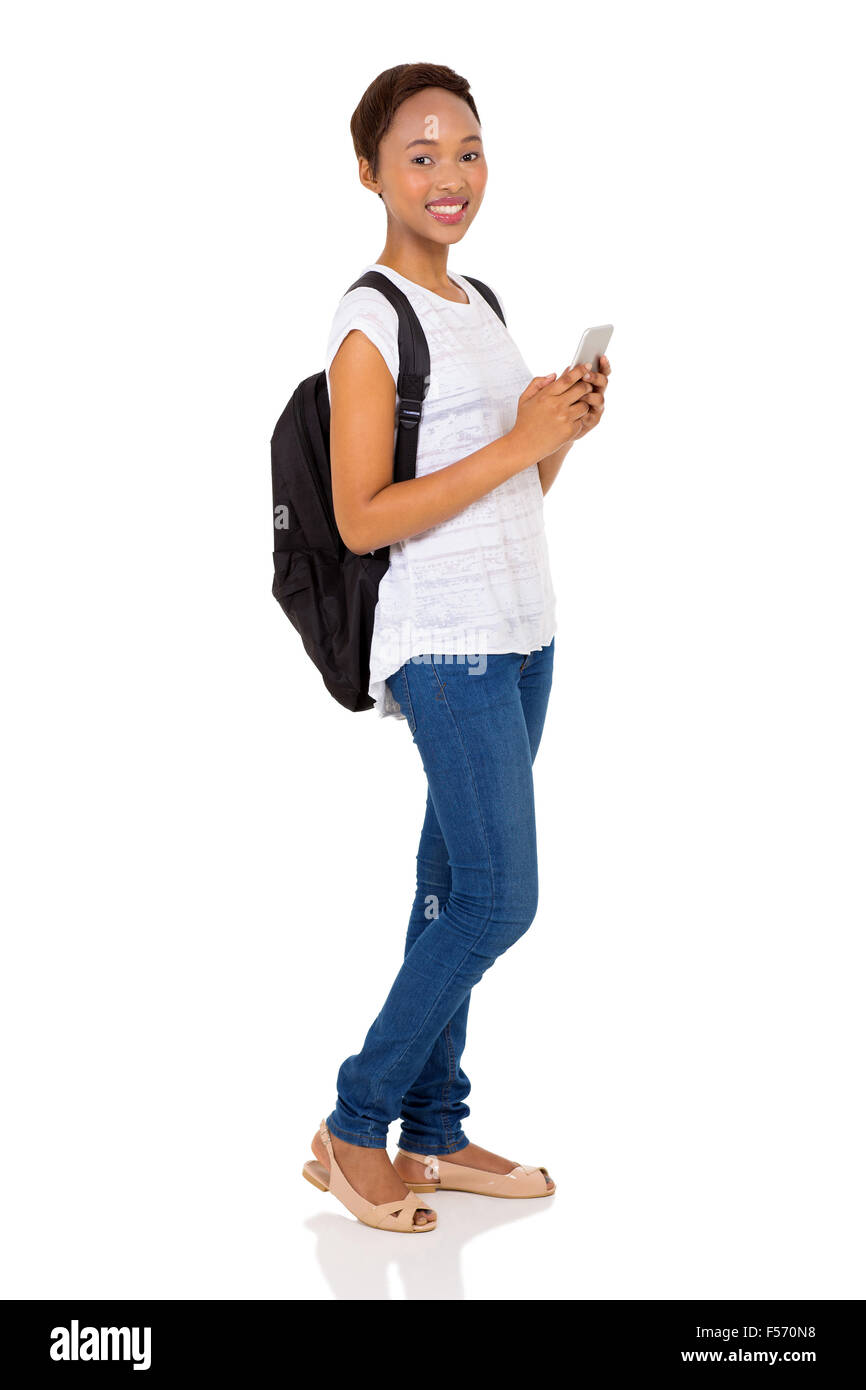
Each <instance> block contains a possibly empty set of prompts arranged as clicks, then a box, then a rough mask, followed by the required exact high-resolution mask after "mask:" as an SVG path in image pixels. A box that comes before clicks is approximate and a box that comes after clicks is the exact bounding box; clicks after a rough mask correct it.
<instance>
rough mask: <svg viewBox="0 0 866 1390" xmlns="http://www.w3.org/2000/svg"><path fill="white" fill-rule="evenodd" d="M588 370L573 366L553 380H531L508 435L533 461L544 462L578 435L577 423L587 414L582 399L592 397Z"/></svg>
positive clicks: (550, 376) (545, 377)
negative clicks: (518, 439)
mask: <svg viewBox="0 0 866 1390" xmlns="http://www.w3.org/2000/svg"><path fill="white" fill-rule="evenodd" d="M584 374H586V375H587V378H588V376H589V369H588V367H587V366H586V365H585V364H584V365H578V366H576V367H575V368H574V369H573V371H565V372H563V373H562V376H560V377H556V379H554V373H553V372H551V373H550V374H549V376H537V377H533V379H532V381H530V383H529V385H528V386H527V388H526V390H525V391H524V392H523V394H522V395H521V397H520V399H519V400H518V403H517V420H516V421H515V424H514V428H513V430H512V431H511V433H512V434H513V435H517V436H519V437H520V439H521V440H522V441H523V442H524V443H525V444H526V447H527V448H528V449H529V450H530V452H531V453H532V454H533V455H534V457H535V458H536V459H543V458H547V457H548V456H549V455H550V454H553V453H556V452H557V450H559V449H561V448H562V447H563V445H566V444H571V443H572V442H573V441H574V440H575V439H577V438H578V437H579V435H580V432H581V431H580V421H581V419H582V418H583V416H585V415H587V414H588V413H589V406H588V405H586V404H585V401H586V398H587V397H588V396H590V395H591V394H592V391H593V386H592V383H591V381H590V380H589V379H587V380H586V381H582V380H581V377H582V376H583V375H584Z"/></svg>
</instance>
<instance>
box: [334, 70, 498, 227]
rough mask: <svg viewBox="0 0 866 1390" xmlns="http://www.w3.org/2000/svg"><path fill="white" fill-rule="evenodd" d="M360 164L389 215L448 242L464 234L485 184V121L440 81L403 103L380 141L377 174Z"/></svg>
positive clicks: (481, 196)
mask: <svg viewBox="0 0 866 1390" xmlns="http://www.w3.org/2000/svg"><path fill="white" fill-rule="evenodd" d="M361 164H362V168H361V174H362V181H363V182H364V183H365V185H366V186H367V187H368V188H372V189H374V191H375V192H377V193H381V194H382V199H383V201H384V203H385V206H386V207H387V209H388V214H389V217H390V218H392V219H393V220H394V221H396V222H399V223H402V224H404V225H405V227H406V228H407V229H409V230H411V231H412V232H415V233H416V234H417V235H418V236H420V237H424V238H426V239H428V240H430V241H436V242H439V243H441V244H444V245H449V246H450V245H453V244H454V243H455V242H457V241H461V240H462V238H463V237H464V235H465V234H466V230H467V228H468V227H469V225H470V223H471V222H472V221H473V220H474V218H475V214H476V213H477V211H478V209H479V207H480V206H481V200H482V198H483V197H484V189H485V187H486V185H487V164H486V162H485V159H484V150H483V147H482V144H481V127H480V126H479V124H478V122H477V120H476V119H475V117H474V116H473V114H472V112H471V110H470V109H469V107H468V106H467V105H466V102H465V101H461V99H460V97H458V96H455V95H454V93H453V92H446V91H443V90H442V88H441V87H425V88H424V90H423V91H421V92H415V93H414V94H413V95H412V96H411V97H408V98H407V100H406V101H404V102H403V104H402V105H401V106H400V107H399V109H398V111H397V114H396V116H395V118H394V123H393V125H392V126H391V129H390V130H389V131H388V134H387V135H386V136H385V137H384V139H383V140H382V141H381V142H380V144H379V177H378V178H377V179H370V178H369V167H368V166H367V163H366V160H362V162H361ZM365 174H366V177H364V175H365ZM431 206H432V207H434V208H435V209H436V212H432V211H431Z"/></svg>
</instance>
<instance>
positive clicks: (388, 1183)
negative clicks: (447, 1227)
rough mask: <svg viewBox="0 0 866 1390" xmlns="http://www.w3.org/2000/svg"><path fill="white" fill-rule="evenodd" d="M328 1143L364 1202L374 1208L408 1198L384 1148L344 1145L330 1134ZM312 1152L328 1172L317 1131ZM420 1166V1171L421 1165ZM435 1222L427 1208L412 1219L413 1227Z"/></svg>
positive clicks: (343, 1141) (326, 1153)
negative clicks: (384, 1203)
mask: <svg viewBox="0 0 866 1390" xmlns="http://www.w3.org/2000/svg"><path fill="white" fill-rule="evenodd" d="M331 1143H332V1144H333V1146H334V1154H335V1156H336V1159H337V1162H338V1163H339V1165H340V1167H341V1168H342V1170H343V1173H344V1174H345V1176H346V1179H347V1181H348V1182H349V1183H351V1185H352V1187H354V1189H355V1191H356V1192H358V1193H360V1195H361V1196H362V1197H365V1198H366V1199H367V1201H368V1202H372V1203H373V1205H374V1206H378V1205H379V1203H380V1202H391V1201H395V1202H402V1201H404V1200H405V1198H406V1197H408V1195H409V1189H408V1187H407V1186H406V1184H405V1182H404V1181H403V1180H402V1178H400V1177H399V1176H398V1174H397V1171H396V1169H395V1167H394V1164H393V1163H392V1162H391V1160H390V1158H389V1157H388V1154H387V1152H386V1151H385V1149H366V1148H363V1147H362V1145H360V1144H347V1143H346V1141H345V1140H344V1139H338V1138H337V1136H336V1134H332V1135H331ZM312 1149H313V1153H314V1155H315V1157H316V1158H317V1159H318V1161H319V1162H320V1163H321V1164H322V1166H323V1167H324V1168H327V1169H328V1171H329V1172H330V1170H331V1160H330V1158H329V1156H328V1150H327V1149H326V1148H325V1145H324V1144H323V1143H322V1136H321V1134H320V1133H319V1131H318V1130H316V1133H315V1135H314V1136H313V1143H312ZM421 1167H422V1170H423V1167H424V1165H423V1163H422V1165H421ZM435 1220H436V1217H435V1216H434V1214H433V1212H432V1210H431V1209H430V1208H429V1207H420V1208H419V1209H418V1211H416V1213H415V1216H414V1224H415V1225H416V1226H425V1225H427V1223H428V1222H433V1221H435Z"/></svg>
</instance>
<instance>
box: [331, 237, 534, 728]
mask: <svg viewBox="0 0 866 1390" xmlns="http://www.w3.org/2000/svg"><path fill="white" fill-rule="evenodd" d="M365 270H376V271H378V272H379V273H380V274H382V275H387V276H388V278H389V279H390V280H392V281H393V282H394V284H395V285H397V286H398V288H399V289H401V290H403V292H404V294H405V295H406V296H407V298H408V299H409V302H410V303H411V305H412V308H413V309H414V310H415V313H416V314H417V315H418V319H419V321H420V323H421V327H422V328H423V330H424V333H425V336H426V338H427V345H428V348H429V350H430V385H429V389H428V391H427V395H426V396H425V398H424V404H423V410H422V416H421V424H420V426H419V435H418V460H417V465H416V470H415V472H416V477H422V476H423V475H424V474H426V473H432V472H435V471H436V470H437V469H439V468H447V467H448V465H449V464H452V463H456V462H457V461H458V459H462V458H465V457H466V456H467V454H473V453H475V451H476V450H477V449H482V448H483V447H484V446H485V445H486V444H490V443H492V441H493V440H495V439H499V438H501V437H502V435H504V434H507V433H508V431H509V430H510V429H512V427H513V426H514V423H515V421H516V419H517V402H518V398H519V396H520V394H521V392H523V391H524V390H525V389H526V387H527V386H528V384H529V382H530V381H531V380H532V377H533V373H532V372H531V371H530V370H529V368H528V367H527V365H526V363H525V362H524V360H523V358H522V357H521V355H520V352H519V351H518V348H517V346H516V344H515V343H514V342H513V340H512V338H511V335H510V333H509V332H508V330H507V329H506V327H505V326H504V324H503V323H502V321H501V319H500V318H499V317H498V315H497V314H495V313H494V311H493V310H492V309H491V308H490V306H489V305H488V303H487V301H486V300H485V299H484V297H483V295H481V294H480V293H479V292H478V290H476V288H475V286H474V285H471V284H470V283H469V281H468V280H465V279H464V278H463V277H462V276H461V275H456V274H455V273H454V272H453V271H450V270H449V278H450V279H451V280H453V281H454V282H455V283H456V284H457V285H459V286H460V287H461V289H463V290H464V291H465V292H466V294H467V295H468V296H469V303H468V304H458V303H452V302H451V301H450V300H447V299H444V298H443V297H442V295H440V294H437V293H436V292H435V291H434V290H428V289H425V288H424V287H423V286H421V285H417V284H415V282H414V281H413V280H407V279H406V278H405V276H403V275H398V273H397V272H396V271H395V270H392V269H391V268H390V266H384V265H376V264H374V265H369V266H366V267H365ZM361 273H363V272H361ZM491 288H493V290H494V293H495V294H496V297H497V299H499V302H500V304H502V299H501V298H500V296H499V294H498V292H497V291H496V287H495V286H492V287H491ZM502 307H503V313H504V312H505V306H504V305H503V306H502ZM354 328H357V329H360V330H361V331H362V332H363V333H365V334H366V336H367V337H368V338H369V339H370V341H371V342H372V343H373V344H374V346H375V347H377V348H378V349H379V352H380V353H381V354H382V357H383V358H384V359H385V362H386V363H387V365H388V367H389V369H390V372H391V375H392V376H393V378H394V384H395V388H396V383H397V374H398V370H399V356H400V354H399V348H398V339H397V311H396V310H395V309H393V308H392V307H391V305H390V304H389V303H388V301H387V300H386V299H385V297H384V295H381V294H380V293H379V292H378V290H374V289H370V288H367V287H362V288H359V289H355V290H351V291H350V292H349V293H348V294H346V295H344V296H343V298H342V299H341V300H340V303H339V305H338V306H337V312H336V314H335V315H334V320H333V323H332V326H331V331H330V335H329V338H328V345H327V354H326V373H327V380H328V395H329V398H330V391H331V380H330V369H331V363H332V361H333V359H334V357H335V356H336V353H337V349H338V348H339V346H340V344H341V343H342V341H343V339H344V338H345V336H346V334H347V333H349V332H351V331H352V329H354ZM397 407H398V399H397V396H396V389H395V405H394V411H395V424H394V438H395V442H396V437H397V428H398V425H397V418H396V417H397ZM543 502H544V494H543V493H542V490H541V481H540V479H539V476H538V465H537V464H532V465H531V466H530V467H529V468H525V469H523V470H522V471H521V472H520V473H516V474H515V475H514V476H513V477H511V478H508V479H506V481H505V482H504V483H500V485H499V486H498V487H497V488H494V489H493V491H492V492H489V493H487V495H486V496H484V497H480V498H479V499H478V500H477V501H475V502H472V503H470V505H469V506H468V507H465V508H464V509H463V511H462V512H459V513H458V514H457V515H456V516H454V517H451V519H450V520H448V521H443V522H441V523H440V524H439V525H438V526H431V527H430V528H429V530H427V531H423V532H420V533H419V534H418V535H415V536H410V537H409V538H408V539H407V540H403V541H396V542H394V543H393V544H392V545H391V549H390V563H389V567H388V569H387V571H386V573H385V574H384V575H383V577H382V581H381V583H380V585H379V598H378V602H377V605H376V612H375V617H374V625H373V638H372V646H371V651H370V685H369V693H370V695H371V697H372V698H373V700H374V701H375V704H376V709H377V711H378V713H379V714H380V715H383V716H384V715H395V716H397V717H398V718H403V717H404V716H403V714H402V712H401V710H400V708H399V706H398V705H397V703H396V701H395V700H394V698H393V696H392V695H391V692H390V690H389V689H388V687H387V685H386V684H385V680H386V677H387V676H390V675H393V673H394V672H395V671H398V670H399V669H400V667H401V666H402V665H403V664H404V662H406V661H408V660H409V658H410V657H411V656H417V655H420V654H421V653H422V652H435V653H447V652H451V653H454V654H462V655H468V654H470V653H475V652H487V653H494V652H523V653H526V652H532V651H540V650H541V648H542V647H545V646H547V645H548V643H549V642H550V641H551V638H552V637H553V635H554V633H555V631H556V618H555V605H556V600H555V596H554V592H553V583H552V580H551V575H550V568H549V562H548V553H547V542H546V538H545V534H544V515H543Z"/></svg>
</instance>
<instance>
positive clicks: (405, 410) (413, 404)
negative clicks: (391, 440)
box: [400, 396, 422, 430]
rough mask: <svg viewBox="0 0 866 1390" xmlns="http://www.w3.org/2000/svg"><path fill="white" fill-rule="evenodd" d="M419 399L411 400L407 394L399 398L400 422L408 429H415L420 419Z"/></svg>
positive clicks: (420, 404)
mask: <svg viewBox="0 0 866 1390" xmlns="http://www.w3.org/2000/svg"><path fill="white" fill-rule="evenodd" d="M421 407H422V402H421V401H413V400H412V399H411V398H410V397H409V396H403V397H401V400H400V424H401V425H405V426H406V428H407V429H408V430H412V429H415V427H416V425H417V424H418V423H419V421H420V419H421Z"/></svg>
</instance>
